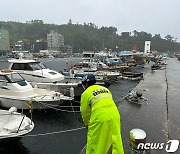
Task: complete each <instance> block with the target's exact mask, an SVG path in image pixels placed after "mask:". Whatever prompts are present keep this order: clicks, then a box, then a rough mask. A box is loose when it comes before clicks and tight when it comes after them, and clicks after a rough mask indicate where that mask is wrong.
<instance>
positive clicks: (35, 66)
mask: <svg viewBox="0 0 180 154" xmlns="http://www.w3.org/2000/svg"><path fill="white" fill-rule="evenodd" d="M29 65H30V66H31V67H32V69H33V70H41V69H46V66H45V65H44V64H42V63H30V64H29Z"/></svg>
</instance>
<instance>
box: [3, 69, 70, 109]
mask: <svg viewBox="0 0 180 154" xmlns="http://www.w3.org/2000/svg"><path fill="white" fill-rule="evenodd" d="M72 99H73V98H71V97H67V96H64V95H63V94H61V93H59V92H55V91H50V90H46V89H41V88H33V87H32V85H31V84H30V83H29V82H27V81H26V80H25V79H24V78H23V77H22V76H21V75H20V74H19V73H17V72H13V71H12V70H1V71H0V106H2V107H6V108H9V107H11V106H15V107H17V108H18V109H29V102H30V101H32V106H33V109H43V108H49V107H51V106H58V105H59V104H60V103H62V102H63V101H65V100H72Z"/></svg>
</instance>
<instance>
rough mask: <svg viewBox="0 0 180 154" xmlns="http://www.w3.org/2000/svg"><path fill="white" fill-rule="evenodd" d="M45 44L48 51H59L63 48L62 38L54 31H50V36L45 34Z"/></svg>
mask: <svg viewBox="0 0 180 154" xmlns="http://www.w3.org/2000/svg"><path fill="white" fill-rule="evenodd" d="M47 43H48V50H51V51H60V50H61V49H62V48H64V37H63V36H62V35H60V34H59V33H57V32H55V31H54V30H51V31H50V34H47Z"/></svg>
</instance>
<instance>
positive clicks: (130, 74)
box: [119, 72, 143, 80]
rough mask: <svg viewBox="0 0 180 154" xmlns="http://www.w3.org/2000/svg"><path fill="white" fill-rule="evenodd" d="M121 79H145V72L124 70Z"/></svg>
mask: <svg viewBox="0 0 180 154" xmlns="http://www.w3.org/2000/svg"><path fill="white" fill-rule="evenodd" d="M119 78H121V79H127V80H141V79H143V73H138V72H122V73H121V75H120V76H119Z"/></svg>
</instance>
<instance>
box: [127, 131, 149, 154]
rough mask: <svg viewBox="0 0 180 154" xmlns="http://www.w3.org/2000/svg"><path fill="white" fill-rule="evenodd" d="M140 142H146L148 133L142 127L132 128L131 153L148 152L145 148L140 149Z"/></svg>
mask: <svg viewBox="0 0 180 154" xmlns="http://www.w3.org/2000/svg"><path fill="white" fill-rule="evenodd" d="M139 143H144V144H145V143H146V133H145V132H144V131H143V130H142V129H138V128H135V129H132V130H131V131H130V148H131V154H146V150H145V149H138V144H139Z"/></svg>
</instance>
